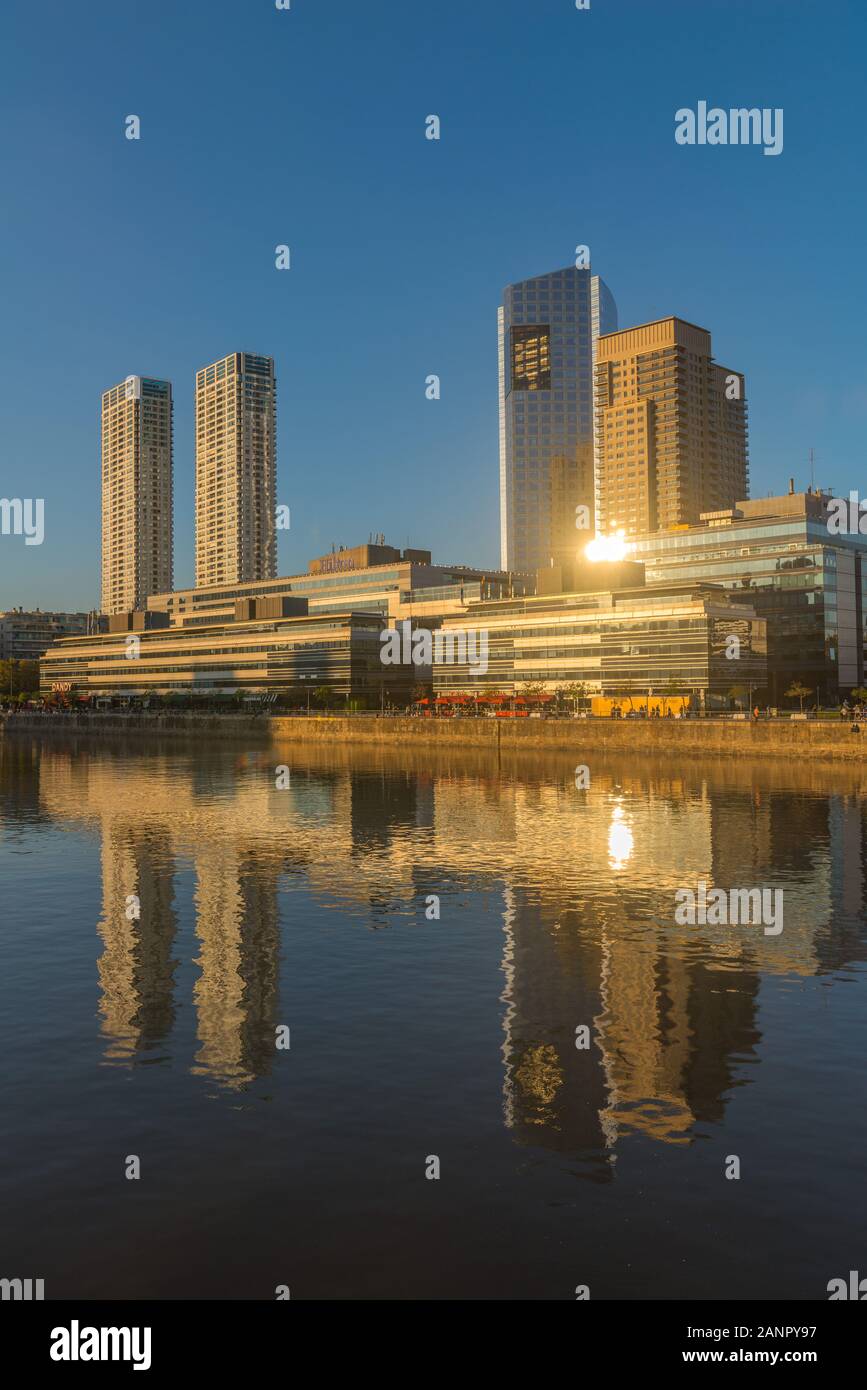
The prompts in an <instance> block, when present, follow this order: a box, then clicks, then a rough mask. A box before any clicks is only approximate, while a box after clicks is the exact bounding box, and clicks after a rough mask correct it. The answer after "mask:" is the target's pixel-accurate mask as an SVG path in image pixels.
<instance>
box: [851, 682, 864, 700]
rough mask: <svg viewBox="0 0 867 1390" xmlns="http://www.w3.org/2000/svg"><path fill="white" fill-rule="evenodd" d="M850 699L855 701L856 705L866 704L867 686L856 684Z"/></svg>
mask: <svg viewBox="0 0 867 1390" xmlns="http://www.w3.org/2000/svg"><path fill="white" fill-rule="evenodd" d="M852 699H853V700H854V701H855V703H856V705H864V704H867V686H864V685H856V686H855V689H854V690H853V691H852Z"/></svg>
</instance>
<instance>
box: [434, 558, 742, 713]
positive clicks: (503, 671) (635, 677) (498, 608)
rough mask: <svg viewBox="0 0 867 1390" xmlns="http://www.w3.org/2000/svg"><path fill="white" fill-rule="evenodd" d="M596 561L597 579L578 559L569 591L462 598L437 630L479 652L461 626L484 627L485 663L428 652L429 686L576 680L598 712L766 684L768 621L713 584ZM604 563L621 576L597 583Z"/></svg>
mask: <svg viewBox="0 0 867 1390" xmlns="http://www.w3.org/2000/svg"><path fill="white" fill-rule="evenodd" d="M599 569H600V571H601V573H600V578H599V579H598V580H596V581H595V585H596V587H594V579H593V577H592V574H593V567H592V566H584V567H580V566H579V567H576V571H575V572H574V573H573V574H572V575H571V576H570V579H571V583H572V584H573V585H574V586H575V591H574V592H568V593H555V592H548V593H539V594H537V595H536V596H535V597H524V598H519V599H510V600H504V601H499V602H489V603H477V604H471V605H470V606H469V607H468V609H467V612H466V613H465V614H464V615H462V616H460V617H455V618H449V619H448V620H447V621H446V622H445V623H444V624H443V627H442V633H443V637H444V639H448V637H449V636H450V635H453V636H454V638H455V641H454V644H453V650H454V651H455V652H461V651H467V650H468V649H470V648H471V649H472V650H473V651H474V652H475V651H477V650H478V648H479V645H480V644H479V641H478V639H476V641H475V642H474V643H473V644H469V643H468V642H467V640H466V637H467V634H468V633H470V632H474V633H483V634H484V643H483V645H484V647H485V650H486V652H487V664H486V668H485V670H484V671H481V670H480V669H479V668H478V663H477V664H476V666H475V667H474V666H473V664H472V663H471V662H468V661H464V662H461V661H458V660H455V661H448V662H440V663H435V664H434V667H433V685H434V692H435V694H436V695H440V696H443V695H447V694H450V693H452V692H455V691H467V692H472V691H474V690H475V691H479V690H482V689H491V690H495V691H499V692H503V693H507V694H519V693H520V692H521V690H522V688H523V687H526V686H541V687H542V688H543V689H544V690H545V691H546V692H551V693H553V692H554V691H555V690H556V689H557V688H558V687H563V686H569V685H577V684H582V685H584V687H585V690H586V694H587V695H588V696H589V697H590V698H592V699H593V701H594V704H593V707H594V709H595V710H596V711H597V712H602V713H604V712H606V710H607V709H608V708H610V706H611V705H612V704H623V706H624V708H625V709H626V710H628V709H629V708H630V707H631V706H633V705H634V706H647V705H648V704H649V705H650V708H651V709H653V708H654V707H655V706H660V705H661V704H663V703H667V702H668V701H669V700H671V701H672V702H673V704H674V706H675V707H677V706H678V705H680V704H682V703H688V704H691V705H692V706H693V707H695V708H701V709H706V710H712V709H728V708H730V707H731V704H732V698H733V697H732V696H731V694H730V692H731V691H732V690H733V689H734V688H735V687H742V688H743V703H744V704H746V703H747V700H748V699H749V698H751V697H752V695H753V694H758V692H760V691H763V690H764V687H765V685H766V683H767V624H766V622H765V620H764V619H763V618H760V617H759V616H758V615H757V614H756V613H755V612H754V611H753V610H752V609H751V608H749V607H748V606H746V605H744V604H741V603H736V602H735V601H734V600H733V598H732V596H731V595H729V594H727V593H726V592H725V590H723V589H721V588H720V587H719V586H716V585H713V584H703V583H699V582H696V581H693V580H687V581H682V582H671V583H657V584H644V583H642V582H640V581H639V582H638V583H636V582H635V580H636V575H635V571H640V569H641V567H640V566H635V565H631V566H625V567H624V566H612V567H609V566H600V567H599ZM612 570H613V572H614V579H615V582H621V581H624V580H625V581H626V583H625V586H624V587H617V588H605V587H603V585H604V583H605V582H606V580H610V578H611V572H612ZM578 585H583V586H584V587H583V588H580V589H579V588H578ZM461 633H463V634H464V637H465V640H464V642H463V643H461V642H460V641H459V634H461Z"/></svg>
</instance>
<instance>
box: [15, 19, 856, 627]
mask: <svg viewBox="0 0 867 1390" xmlns="http://www.w3.org/2000/svg"><path fill="white" fill-rule="evenodd" d="M0 49H2V57H0V107H2V129H3V139H2V153H0V167H2V188H3V197H2V200H0V276H2V304H3V309H2V314H0V321H2V324H3V332H2V334H0V495H2V496H8V497H22V498H27V497H44V499H45V532H46V534H45V541H44V544H43V545H41V546H30V547H25V546H24V544H23V540H22V538H21V537H14V536H0V608H6V607H10V606H12V605H14V604H19V603H21V604H24V605H25V606H28V605H35V604H39V605H41V606H42V607H51V608H84V607H89V606H92V605H96V604H97V603H98V597H99V541H100V537H99V530H100V526H99V519H100V513H99V452H98V450H99V398H100V393H101V392H102V391H103V390H104V389H105V388H106V387H107V386H109V385H112V384H114V383H115V382H117V381H119V380H121V379H122V378H123V377H125V376H127V375H128V374H131V373H138V374H142V375H149V376H160V377H168V378H169V379H170V380H171V381H172V382H173V385H174V392H175V582H176V584H177V585H179V586H180V585H184V584H189V583H192V579H193V483H194V437H193V408H192V407H193V385H194V374H195V371H196V369H197V368H198V367H200V366H202V365H204V364H205V363H206V362H209V361H212V360H213V359H214V358H216V357H219V356H222V355H223V354H225V353H226V352H230V351H234V350H236V349H247V350H249V351H253V352H260V353H267V354H270V355H272V356H274V358H275V359H276V364H277V375H278V402H279V404H278V498H279V501H280V502H282V503H285V504H287V505H289V506H290V507H291V511H292V529H291V531H290V532H288V533H281V538H280V554H279V569H280V572H281V573H283V574H287V573H292V572H293V571H297V570H303V569H304V568H305V567H306V563H307V560H308V559H309V558H310V557H311V556H312V555H315V554H317V553H319V552H320V551H322V550H324V549H327V548H328V547H329V546H330V544H331V542H332V541H334V542H337V543H344V544H346V545H352V544H356V543H358V542H359V541H361V540H366V539H367V537H368V534H369V533H370V532H371V531H384V532H385V534H386V538H387V539H388V540H389V541H390V542H392V543H393V544H400V545H404V544H406V543H407V542H409V543H411V544H414V545H418V546H428V547H430V548H431V549H432V550H433V552H434V558H435V559H436V560H437V561H439V562H442V563H448V562H450V561H451V562H463V563H472V564H479V565H485V566H494V565H496V564H497V563H498V534H499V522H498V515H499V511H498V463H497V375H496V367H497V363H496V311H497V306H498V304H499V303H500V296H501V291H502V288H503V286H504V285H505V284H507V283H509V282H510V281H513V280H518V279H523V278H525V277H527V276H530V275H537V274H540V273H542V272H544V271H546V270H550V269H553V268H556V267H559V266H563V265H568V264H570V263H571V262H572V260H573V258H574V248H575V246H576V245H577V244H579V243H586V244H588V245H589V246H590V248H591V252H592V263H593V269H594V271H596V272H597V273H599V274H600V275H602V276H603V277H604V278H605V280H606V281H607V282H608V284H609V286H610V287H611V289H612V292H613V293H614V296H615V298H616V300H617V304H618V310H619V315H620V323H621V326H626V325H629V324H631V323H640V322H643V321H646V320H648V319H652V318H656V317H660V316H662V315H665V314H669V313H675V314H679V315H681V316H682V317H684V318H687V319H690V320H691V321H693V322H695V323H698V324H701V325H702V326H704V327H706V328H708V329H710V331H711V333H712V334H713V343H714V353H715V355H716V357H717V359H718V360H719V361H721V362H723V363H724V364H725V365H727V366H731V367H735V368H737V369H738V370H740V371H743V372H745V374H746V378H747V394H748V401H749V410H750V426H751V459H752V464H751V467H752V480H753V483H752V491H753V494H754V495H758V494H761V493H766V492H768V491H772V490H773V491H778V490H780V491H781V490H784V489H785V487H786V485H787V480H788V478H789V476H790V475H794V476H795V478H796V481H797V483H798V484H799V485H803V484H805V483H807V482H809V464H808V457H809V450H810V448H811V447H812V448H814V449H815V453H816V460H817V464H816V473H815V481H816V483H817V484H820V485H830V486H833V487H835V488H836V489H837V491H843V490H848V488H849V487H860V488H861V491H862V492H863V491H865V488H864V486H863V483H862V478H863V471H864V468H863V465H864V434H865V426H867V343H865V334H864V331H863V325H864V321H865V306H867V293H865V291H867V270H865V261H864V252H863V242H864V226H865V203H867V194H865V178H864V172H865V163H867V161H865V144H867V137H865V131H864V99H863V91H864V82H863V61H864V53H865V51H867V6H865V5H864V4H863V0H822V4H821V5H816V4H813V3H810V0H701V3H700V4H699V3H695V0H658V3H654V0H592V3H591V9H590V11H588V12H579V11H576V9H575V7H574V2H573V0H472V3H471V2H470V0H431V3H427V4H422V3H417V4H412V3H408V0H400V2H398V0H292V8H291V10H290V11H288V12H279V11H277V10H276V8H275V5H274V3H273V0H182V3H181V2H180V0H149V3H147V4H144V3H138V2H137V0H124V3H122V4H118V3H117V2H116V0H87V3H85V4H69V3H68V0H40V3H38V4H37V3H32V0H10V3H9V4H8V5H7V6H6V7H5V16H4V19H3V29H2V43H0ZM699 100H706V101H707V102H708V103H709V105H711V106H713V105H717V106H721V107H725V108H728V107H730V106H758V107H782V108H783V109H784V112H785V117H784V132H785V137H784V139H785V143H784V150H783V153H782V154H781V155H779V156H778V157H775V158H774V157H767V156H764V155H763V154H762V151H761V149H759V148H752V147H750V148H743V147H708V146H706V147H703V148H702V147H683V146H679V145H677V144H676V143H675V140H674V113H675V111H676V110H677V109H678V108H679V107H684V106H692V107H695V106H696V104H697V103H698V101H699ZM431 113H436V114H437V115H439V117H440V119H441V122H442V138H441V140H440V141H439V142H434V141H428V140H426V139H425V138H424V123H425V117H426V116H427V115H429V114H431ZM129 114H136V115H138V116H139V117H140V118H141V123H142V131H141V140H140V141H138V142H135V141H128V140H126V139H125V138H124V119H125V117H126V116H127V115H129ZM278 243H286V244H288V245H289V246H290V247H291V252H292V269H291V270H289V271H285V272H280V271H277V270H276V269H275V267H274V248H275V246H276V245H277V244H278ZM429 373H437V374H438V375H439V376H440V377H441V381H442V398H441V400H439V401H437V402H430V401H427V400H426V398H425V391H424V382H425V377H426V376H427V375H428V374H429Z"/></svg>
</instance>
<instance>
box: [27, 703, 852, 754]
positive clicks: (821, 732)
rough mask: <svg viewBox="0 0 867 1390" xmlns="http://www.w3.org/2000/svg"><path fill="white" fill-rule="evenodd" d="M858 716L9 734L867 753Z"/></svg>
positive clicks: (37, 718)
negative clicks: (853, 718)
mask: <svg viewBox="0 0 867 1390" xmlns="http://www.w3.org/2000/svg"><path fill="white" fill-rule="evenodd" d="M859 727H860V728H861V732H860V733H854V732H853V731H852V724H851V721H850V720H848V719H847V720H840V721H836V720H827V719H822V720H798V719H788V718H779V719H760V720H758V721H757V722H755V723H754V722H752V721H749V720H737V719H725V718H719V719H713V718H710V719H688V720H664V719H659V720H639V719H636V720H622V719H603V718H596V719H521V720H512V719H509V720H501V719H472V718H466V719H421V718H415V717H408V716H403V715H379V714H355V715H348V716H347V715H274V716H271V715H267V714H260V715H249V714H241V715H233V714H203V713H182V712H173V713H150V712H143V711H137V712H132V713H129V714H126V713H119V712H113V713H110V712H101V713H98V714H90V713H79V712H72V713H69V714H64V715H56V714H52V715H45V714H39V713H34V712H27V713H22V714H11V715H7V716H6V717H5V719H3V720H2V722H0V729H2V730H3V731H4V732H7V733H9V734H16V733H28V734H36V735H37V736H44V737H51V736H52V735H54V734H68V733H70V732H75V733H77V734H94V735H100V736H102V737H105V736H111V735H119V736H121V737H129V736H136V735H148V734H149V735H154V734H156V735H159V736H171V737H193V738H205V739H220V740H222V739H227V740H231V739H236V738H240V739H245V740H247V739H250V738H251V737H253V738H256V739H257V740H262V741H265V742H277V743H284V742H285V743H294V744H320V743H335V744H341V743H346V744H368V745H386V746H388V745H390V746H400V747H405V746H407V745H411V746H413V747H441V748H442V747H449V748H457V747H464V748H474V749H477V750H479V751H484V750H489V751H490V752H492V753H495V754H496V753H499V752H500V751H506V750H508V751H519V750H525V751H528V752H532V751H538V752H544V751H569V750H574V751H576V753H577V752H578V751H580V752H582V753H586V752H590V751H600V752H612V753H615V752H616V753H636V754H638V753H640V754H645V755H656V756H663V757H670V756H674V757H677V756H683V754H684V753H688V754H695V755H702V754H703V755H706V756H712V757H718V756H723V757H729V756H734V757H759V758H768V757H771V758H773V757H780V758H805V759H807V760H809V761H813V760H815V759H823V760H826V759H831V760H841V759H842V760H846V761H857V762H860V761H865V760H867V724H865V725H863V726H859Z"/></svg>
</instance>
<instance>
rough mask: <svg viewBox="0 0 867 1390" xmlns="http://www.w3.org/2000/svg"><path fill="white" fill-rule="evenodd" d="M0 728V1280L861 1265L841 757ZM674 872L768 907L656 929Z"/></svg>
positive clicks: (764, 1280)
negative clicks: (777, 930)
mask: <svg viewBox="0 0 867 1390" xmlns="http://www.w3.org/2000/svg"><path fill="white" fill-rule="evenodd" d="M0 758H2V784H0V786H2V831H0V864H2V878H0V884H2V901H3V904H4V911H3V972H2V978H3V1012H2V1023H0V1028H2V1042H3V1056H4V1058H5V1061H6V1066H5V1067H4V1074H3V1081H2V1104H3V1114H4V1117H5V1121H6V1124H5V1129H6V1141H5V1143H4V1150H5V1152H4V1162H3V1165H2V1170H0V1193H2V1203H3V1221H2V1224H3V1232H4V1241H3V1244H4V1261H3V1263H4V1265H5V1264H7V1263H8V1264H9V1266H10V1267H9V1270H5V1269H4V1270H2V1271H0V1273H2V1274H7V1273H8V1274H12V1273H24V1274H29V1275H32V1276H34V1277H44V1278H45V1279H46V1281H47V1283H46V1287H47V1292H48V1294H49V1296H55V1297H60V1296H69V1297H100V1296H118V1297H159V1296H164V1297H181V1298H182V1297H197V1296H198V1297H246V1298H272V1297H273V1294H274V1288H275V1286H276V1285H277V1284H278V1283H286V1284H289V1285H290V1287H291V1289H292V1296H293V1298H294V1297H305V1296H307V1297H385V1298H402V1297H435V1298H436V1297H445V1298H466V1297H470V1298H473V1297H480V1298H497V1297H516V1298H527V1297H529V1298H571V1297H573V1296H574V1293H573V1290H574V1288H575V1286H576V1285H577V1284H579V1283H586V1284H589V1285H590V1289H591V1296H592V1297H607V1298H641V1297H668V1298H677V1297H708V1298H716V1297H728V1296H732V1297H748V1298H822V1297H825V1296H826V1294H825V1286H826V1284H827V1281H828V1280H829V1279H830V1278H833V1277H836V1276H839V1275H845V1274H846V1272H847V1271H848V1270H849V1269H850V1268H858V1267H859V1265H858V1261H859V1260H860V1261H861V1264H862V1265H863V1262H864V1260H865V1258H867V1255H865V1248H867V1247H865V1240H864V1236H865V1221H864V1199H863V1188H864V1183H863V1161H864V1155H865V1139H867V1133H865V1118H864V1116H865V1106H864V1099H865V1097H864V1083H863V1069H862V1059H863V1056H864V1051H865V1023H864V1018H865V972H864V958H865V925H864V924H865V917H864V910H865V837H864V827H863V818H862V806H863V797H864V791H865V779H867V774H862V773H861V772H859V771H858V770H856V769H851V768H848V767H843V766H841V767H836V766H830V767H827V768H788V767H786V766H785V765H781V764H779V763H777V764H749V763H741V764H739V765H732V764H729V763H725V762H715V763H707V764H702V763H699V762H697V761H691V762H689V763H688V764H686V765H685V766H684V767H682V768H679V769H677V770H676V771H675V770H673V769H672V767H671V766H670V765H664V764H660V763H657V762H655V761H649V760H648V761H642V760H637V759H632V760H630V761H629V762H628V763H627V762H622V761H620V760H617V759H608V760H606V761H605V762H604V763H603V762H599V763H596V764H594V763H593V762H592V761H591V785H590V787H589V789H587V790H583V791H579V790H577V789H576V786H575V777H574V767H575V764H576V763H577V762H579V761H581V762H586V761H587V759H586V757H582V758H579V757H576V758H573V759H566V758H561V757H556V756H555V757H551V756H548V757H546V758H543V759H542V760H539V759H533V760H529V761H526V762H525V761H523V759H522V760H521V761H518V760H515V761H513V762H509V761H507V760H504V762H503V763H502V764H501V765H500V766H498V765H497V763H496V761H495V760H492V759H491V758H490V757H489V756H488V755H487V754H484V755H482V754H475V753H473V752H467V753H460V752H456V751H451V752H449V753H443V754H438V753H435V752H434V753H430V754H420V753H419V752H417V751H416V752H406V753H402V752H399V751H394V752H390V751H382V750H365V749H361V748H359V749H339V748H331V749H327V748H326V749H309V750H301V749H298V748H295V747H289V748H281V749H280V750H279V751H270V750H267V749H261V748H260V749H253V750H247V751H242V750H241V751H239V750H238V749H237V748H231V747H227V746H225V745H223V746H216V747H208V746H201V745H199V746H188V745H180V744H177V743H169V744H160V745H150V744H148V743H145V742H142V744H141V745H140V746H133V747H131V748H129V749H123V750H122V749H120V748H119V747H116V746H114V745H112V744H111V743H107V744H105V743H98V742H97V741H95V740H94V741H91V740H86V739H79V740H77V741H76V740H70V741H69V742H66V741H61V740H58V741H56V742H53V743H46V744H44V745H42V746H41V747H40V746H39V745H38V744H36V743H32V742H30V741H29V740H27V739H24V738H20V737H19V738H13V739H9V740H8V741H7V742H6V744H5V745H3V744H0ZM279 764H285V765H286V766H288V768H289V772H290V776H289V785H288V787H286V788H284V789H282V790H278V789H277V788H276V786H275V773H276V768H277V766H278V765H279ZM701 880H704V881H706V882H707V883H708V885H709V886H712V885H716V886H719V887H724V888H726V889H728V888H731V887H754V886H768V887H775V888H782V889H783V892H784V902H785V922H784V930H783V932H782V933H781V934H780V935H779V936H776V937H773V936H766V935H765V934H764V933H763V932H762V930H761V928H760V927H749V926H746V927H699V926H696V927H681V926H677V925H675V921H674V902H675V899H674V895H675V892H676V891H677V890H678V889H679V888H683V887H692V888H695V887H696V884H697V883H698V882H699V881H701ZM131 895H135V897H136V898H137V899H138V901H139V903H140V916H139V917H136V916H135V915H134V911H133V910H132V909H131V907H130V904H131V902H132V898H131ZM432 895H435V896H436V898H438V899H439V919H438V920H437V919H436V918H435V917H434V916H433V907H432V906H431V902H430V900H431V897H432ZM280 1025H285V1026H287V1027H288V1028H289V1029H290V1039H291V1046H290V1048H289V1049H288V1050H285V1051H283V1050H277V1049H276V1048H275V1030H276V1029H277V1028H278V1027H279V1026H280ZM582 1027H585V1028H586V1029H587V1030H588V1032H589V1037H590V1046H589V1049H586V1050H584V1049H579V1048H577V1047H576V1045H575V1044H576V1030H578V1029H580V1028H582ZM132 1153H135V1154H138V1155H139V1157H140V1159H141V1164H142V1178H141V1181H139V1182H127V1181H126V1180H125V1179H124V1176H123V1173H124V1161H125V1158H126V1156H127V1155H128V1154H132ZM434 1154H435V1155H437V1156H438V1157H439V1159H440V1163H441V1171H442V1176H441V1178H440V1180H439V1181H438V1182H433V1181H428V1180H427V1179H426V1178H425V1166H426V1161H427V1159H428V1156H429V1155H434ZM730 1155H737V1156H738V1157H739V1159H740V1162H741V1171H742V1176H741V1179H740V1180H739V1181H728V1180H726V1178H725V1176H724V1173H725V1167H726V1163H727V1161H728V1158H729V1156H730ZM12 1266H14V1267H15V1268H14V1269H13V1268H12Z"/></svg>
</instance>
